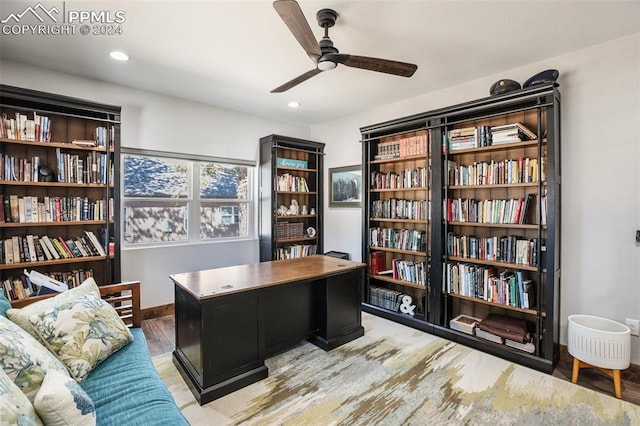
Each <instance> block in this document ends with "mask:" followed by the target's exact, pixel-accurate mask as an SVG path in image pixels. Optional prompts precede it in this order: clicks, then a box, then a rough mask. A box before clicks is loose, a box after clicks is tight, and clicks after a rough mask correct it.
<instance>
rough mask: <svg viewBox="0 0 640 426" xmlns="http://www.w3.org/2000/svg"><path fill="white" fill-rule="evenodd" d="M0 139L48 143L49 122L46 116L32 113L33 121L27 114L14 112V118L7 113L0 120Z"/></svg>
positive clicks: (49, 133)
mask: <svg viewBox="0 0 640 426" xmlns="http://www.w3.org/2000/svg"><path fill="white" fill-rule="evenodd" d="M0 137H2V138H6V139H15V140H21V141H33V142H50V141H51V121H50V120H49V117H47V116H46V115H38V113H36V112H33V119H30V118H29V117H28V116H27V114H23V113H20V112H16V113H15V115H14V117H9V115H7V113H3V114H2V118H1V119H0Z"/></svg>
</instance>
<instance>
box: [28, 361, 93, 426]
mask: <svg viewBox="0 0 640 426" xmlns="http://www.w3.org/2000/svg"><path fill="white" fill-rule="evenodd" d="M33 406H34V407H35V409H36V411H37V413H38V415H39V416H40V418H41V419H42V420H43V421H44V423H45V424H46V425H47V426H71V425H83V426H92V425H95V424H96V408H95V406H94V405H93V401H91V398H90V397H89V395H87V393H86V392H85V391H84V390H83V389H82V388H81V387H80V385H79V384H78V382H76V381H75V380H73V379H72V378H71V377H69V376H65V375H64V374H61V373H59V372H57V371H55V370H51V371H49V372H47V375H46V376H45V378H44V381H43V382H42V386H41V387H40V390H39V391H38V393H37V394H36V398H35V399H34V401H33Z"/></svg>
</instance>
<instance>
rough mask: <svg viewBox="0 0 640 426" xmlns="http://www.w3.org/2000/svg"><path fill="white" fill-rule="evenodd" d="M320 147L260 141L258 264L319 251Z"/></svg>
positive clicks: (272, 137) (276, 138)
mask: <svg viewBox="0 0 640 426" xmlns="http://www.w3.org/2000/svg"><path fill="white" fill-rule="evenodd" d="M323 165H324V144H323V143H320V142H314V141H308V140H304V139H297V138H292V137H288V136H281V135H269V136H265V137H263V138H261V139H260V179H259V181H260V183H259V185H260V207H259V210H260V212H259V217H260V219H259V234H260V261H263V262H264V261H269V260H280V259H286V258H292V257H302V256H308V255H311V254H316V253H318V254H319V253H322V252H323V226H322V223H323V222H322V217H323V194H324V191H323V173H324V171H323Z"/></svg>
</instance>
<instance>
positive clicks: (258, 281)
mask: <svg viewBox="0 0 640 426" xmlns="http://www.w3.org/2000/svg"><path fill="white" fill-rule="evenodd" d="M364 266H366V265H365V264H364V263H358V262H352V261H350V260H345V259H338V258H336V257H331V256H325V255H321V254H318V255H314V256H306V257H300V258H296V259H285V260H275V261H271V262H260V263H252V264H248V265H237V266H228V267H225V268H216V269H208V270H204V271H196V272H186V273H181V274H174V275H171V276H170V277H171V279H172V280H173V282H174V283H175V284H176V285H178V286H180V287H182V288H183V289H185V290H186V291H188V292H189V293H191V294H192V295H193V296H194V297H196V298H197V299H200V300H202V299H208V298H212V297H220V296H224V295H228V294H233V293H239V292H243V291H248V290H255V289H258V288H261V287H270V286H275V285H279V284H286V283H291V282H295V281H303V280H307V279H316V278H322V277H326V276H329V275H332V274H337V273H342V272H344V271H348V270H353V269H358V268H362V267H364Z"/></svg>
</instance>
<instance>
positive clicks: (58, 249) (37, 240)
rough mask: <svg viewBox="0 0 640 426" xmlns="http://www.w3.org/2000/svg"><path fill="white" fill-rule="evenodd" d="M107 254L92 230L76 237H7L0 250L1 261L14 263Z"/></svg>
mask: <svg viewBox="0 0 640 426" xmlns="http://www.w3.org/2000/svg"><path fill="white" fill-rule="evenodd" d="M91 256H106V252H105V249H104V247H103V246H102V244H101V243H100V241H99V240H98V238H97V237H96V235H95V234H94V233H93V232H92V231H84V234H83V235H80V236H78V237H76V238H67V239H65V238H63V237H49V236H47V235H43V236H37V235H31V234H29V235H23V236H13V237H11V238H6V239H5V240H4V241H3V244H2V250H0V263H4V264H13V263H25V262H41V261H45V260H58V259H72V258H77V257H91Z"/></svg>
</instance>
